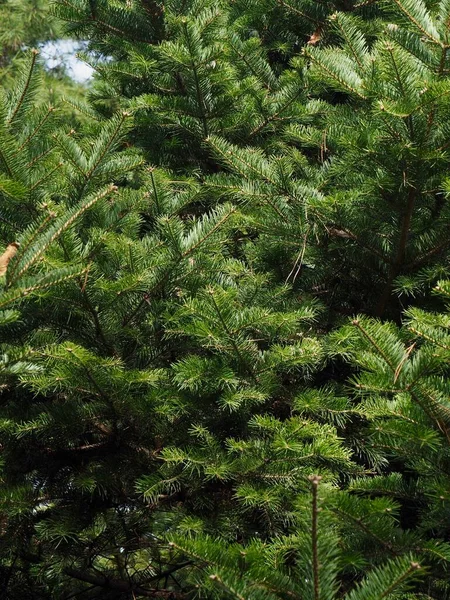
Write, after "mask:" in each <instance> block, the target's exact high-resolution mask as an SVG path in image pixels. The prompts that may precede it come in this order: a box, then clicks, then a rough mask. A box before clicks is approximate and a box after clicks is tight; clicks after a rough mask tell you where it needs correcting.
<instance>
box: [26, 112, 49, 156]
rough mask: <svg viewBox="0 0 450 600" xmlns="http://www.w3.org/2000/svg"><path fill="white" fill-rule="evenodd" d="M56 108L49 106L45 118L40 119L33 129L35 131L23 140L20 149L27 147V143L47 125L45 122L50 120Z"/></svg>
mask: <svg viewBox="0 0 450 600" xmlns="http://www.w3.org/2000/svg"><path fill="white" fill-rule="evenodd" d="M54 110H55V107H54V106H49V108H48V110H47V112H46V113H45V115H44V116H43V118H42V119H41V120H40V121H39V123H38V124H37V126H36V127H35V128H34V129H33V131H32V132H31V133H30V134H29V135H28V136H27V137H26V139H25V141H23V142H22V144H21V145H20V147H19V150H23V149H24V148H25V146H26V145H27V144H29V143H30V142H31V140H32V139H33V138H34V137H36V135H37V134H38V133H39V131H40V130H41V129H42V127H43V126H44V125H45V123H46V122H47V121H48V119H49V117H50V115H51V114H53V112H54Z"/></svg>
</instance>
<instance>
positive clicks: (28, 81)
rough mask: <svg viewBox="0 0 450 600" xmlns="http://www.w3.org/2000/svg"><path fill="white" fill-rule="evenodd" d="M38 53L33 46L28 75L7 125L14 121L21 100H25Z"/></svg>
mask: <svg viewBox="0 0 450 600" xmlns="http://www.w3.org/2000/svg"><path fill="white" fill-rule="evenodd" d="M38 54H39V50H36V49H35V48H33V50H32V51H31V64H30V68H29V70H28V76H27V79H26V81H25V85H24V87H23V90H22V93H21V95H20V97H19V100H18V101H17V103H16V106H15V108H14V110H13V113H12V115H11V116H10V118H9V119H8V125H11V123H13V122H14V120H15V118H16V117H17V114H18V113H19V110H20V109H21V107H22V104H23V101H24V100H25V97H26V95H27V93H28V88H29V87H30V83H31V78H32V76H33V72H34V67H35V66H36V59H37V57H38Z"/></svg>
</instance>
